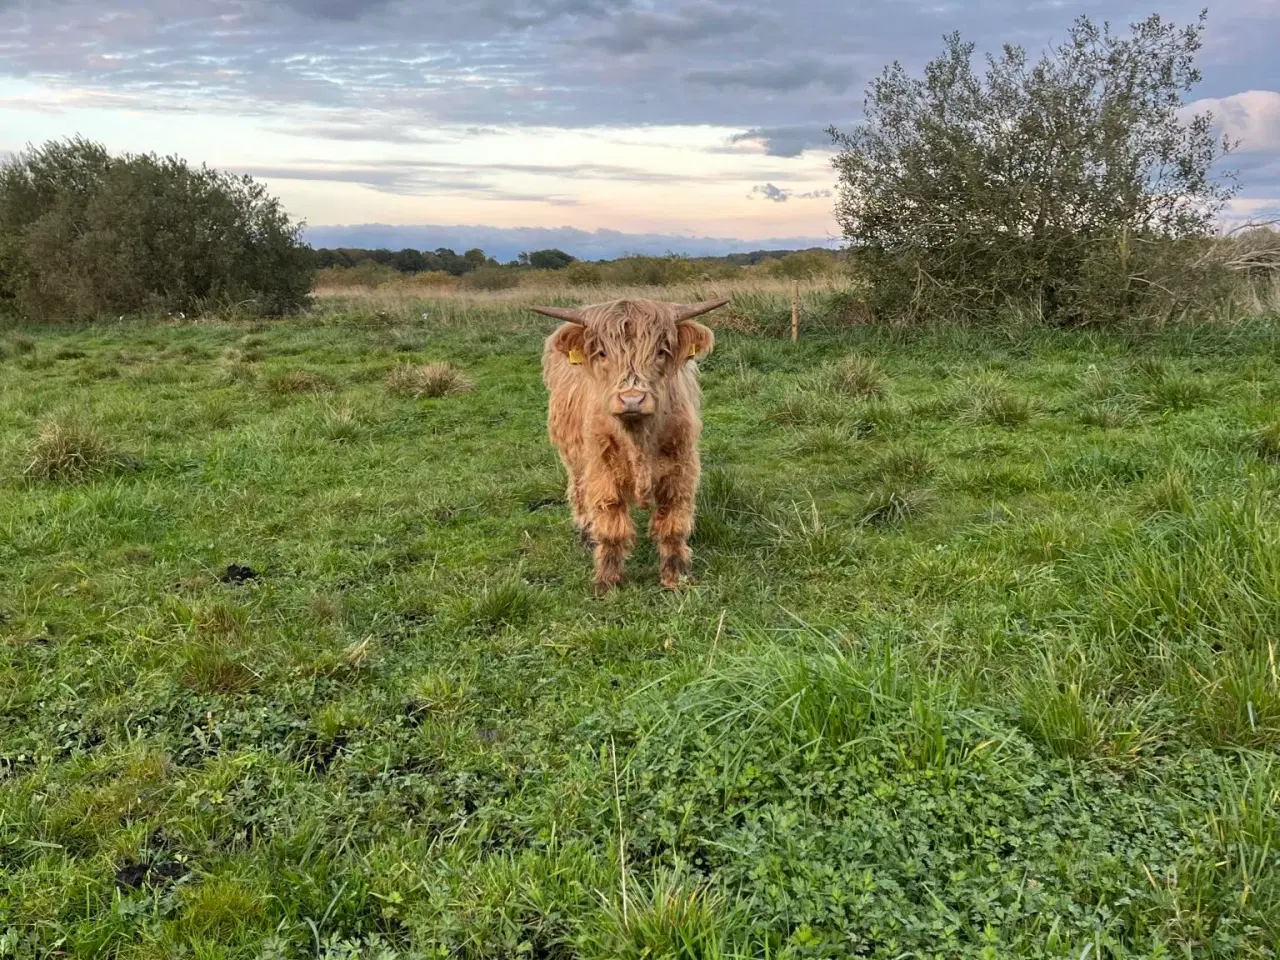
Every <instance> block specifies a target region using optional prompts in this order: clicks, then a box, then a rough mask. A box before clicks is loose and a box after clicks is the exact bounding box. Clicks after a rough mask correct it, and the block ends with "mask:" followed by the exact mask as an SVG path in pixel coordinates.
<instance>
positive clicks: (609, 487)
mask: <svg viewBox="0 0 1280 960" xmlns="http://www.w3.org/2000/svg"><path fill="white" fill-rule="evenodd" d="M725 302H727V301H715V302H713V303H711V304H699V305H697V306H694V307H686V306H683V305H680V304H670V303H661V302H657V301H652V300H619V301H614V302H612V303H606V304H597V305H594V306H591V307H585V308H583V309H581V310H576V311H567V310H541V309H540V308H539V309H540V312H544V313H547V314H549V315H551V316H555V317H558V318H560V319H565V320H568V322H566V323H565V324H564V325H562V326H561V327H560V328H559V329H558V330H557V331H556V332H555V333H553V334H552V335H551V336H550V337H548V338H547V341H546V346H545V349H544V351H543V356H542V377H543V381H544V382H545V383H546V385H547V389H548V391H549V392H550V403H549V410H548V417H547V433H548V435H549V437H550V438H551V442H552V443H553V444H555V446H556V449H557V450H559V452H560V458H561V460H562V461H563V462H564V465H565V469H566V470H567V471H568V473H569V491H568V497H569V503H570V506H571V509H572V511H573V521H574V525H575V526H576V527H577V528H578V531H579V533H580V534H581V535H582V536H583V538H584V539H586V540H587V541H588V542H591V543H593V544H594V545H595V565H596V571H595V584H596V589H597V592H602V591H604V590H607V589H609V588H611V587H613V586H616V585H617V584H618V583H620V582H621V580H622V573H623V565H624V563H625V561H626V557H627V554H628V553H629V551H630V549H631V545H632V543H633V542H634V540H635V527H634V525H633V524H632V521H631V507H632V505H633V504H638V505H639V506H640V507H641V508H642V509H644V508H648V509H651V510H652V513H651V516H650V519H649V536H650V538H651V539H652V540H653V541H654V543H655V544H656V545H657V548H658V554H659V558H660V564H661V566H660V579H661V582H662V584H663V586H665V587H669V588H675V587H677V586H679V584H680V581H681V579H682V578H684V577H687V576H688V574H689V572H690V568H691V562H690V561H691V558H690V552H689V545H688V540H689V536H690V534H691V533H692V532H693V520H694V499H695V497H696V495H697V490H698V480H699V476H700V472H701V468H700V464H699V458H698V438H699V436H700V435H701V433H702V419H701V411H700V407H701V391H700V389H699V387H698V378H697V363H696V359H695V358H696V357H697V356H704V355H706V354H707V353H709V352H710V351H711V349H712V346H713V344H714V337H713V336H712V333H711V331H710V330H708V329H707V328H706V327H704V326H702V325H701V324H698V323H693V322H691V320H692V317H694V316H697V315H699V314H700V313H705V312H706V311H707V310H711V309H714V308H715V307H717V306H720V305H722V304H723V303H725Z"/></svg>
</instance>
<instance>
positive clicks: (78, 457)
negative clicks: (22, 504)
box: [22, 414, 133, 483]
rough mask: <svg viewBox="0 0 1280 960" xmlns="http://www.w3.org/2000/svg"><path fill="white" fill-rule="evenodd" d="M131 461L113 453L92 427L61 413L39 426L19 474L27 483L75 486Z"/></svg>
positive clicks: (104, 438)
mask: <svg viewBox="0 0 1280 960" xmlns="http://www.w3.org/2000/svg"><path fill="white" fill-rule="evenodd" d="M132 463H133V459H132V458H131V457H130V456H128V455H127V454H124V453H122V452H120V451H119V450H117V449H116V448H115V447H114V446H113V445H112V443H111V442H110V441H109V440H108V439H107V438H106V437H105V436H104V435H103V434H102V432H101V430H100V429H99V428H98V427H97V426H95V425H94V424H91V423H88V422H86V421H84V420H81V419H79V418H77V417H74V416H71V415H68V414H61V415H57V416H53V417H50V418H49V419H47V420H45V421H44V422H43V423H42V424H41V425H40V429H39V432H38V433H37V434H36V437H35V440H34V441H33V442H32V443H31V445H30V449H29V450H28V454H27V464H26V466H25V467H24V468H23V471H22V474H23V476H24V477H26V478H27V479H29V480H51V481H56V482H60V483H76V482H79V481H83V480H88V479H91V478H93V477H99V476H104V475H107V474H111V473H116V472H118V471H120V470H123V469H126V468H127V467H129V466H131V465H132Z"/></svg>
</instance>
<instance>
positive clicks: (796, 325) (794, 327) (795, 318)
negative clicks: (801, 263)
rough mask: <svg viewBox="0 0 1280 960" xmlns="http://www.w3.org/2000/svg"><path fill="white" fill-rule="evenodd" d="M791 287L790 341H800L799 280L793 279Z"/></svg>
mask: <svg viewBox="0 0 1280 960" xmlns="http://www.w3.org/2000/svg"><path fill="white" fill-rule="evenodd" d="M792 283H793V284H794V286H792V288H791V342H792V343H799V342H800V281H799V280H793V281H792Z"/></svg>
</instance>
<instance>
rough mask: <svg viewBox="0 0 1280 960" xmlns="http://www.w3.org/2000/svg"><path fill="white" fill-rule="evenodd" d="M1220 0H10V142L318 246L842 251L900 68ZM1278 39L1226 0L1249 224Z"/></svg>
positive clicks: (1212, 105) (1218, 72)
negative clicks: (103, 151)
mask: <svg viewBox="0 0 1280 960" xmlns="http://www.w3.org/2000/svg"><path fill="white" fill-rule="evenodd" d="M1201 5H1202V4H1201V3H1200V2H1199V0H1198V2H1196V3H1182V2H1165V0H1146V2H1145V3H1133V2H1128V0H1112V2H1105V3H1104V2H1101V0H1036V2H1012V0H976V2H965V3H958V2H946V0H932V2H930V0H789V2H786V3H780V2H777V0H769V2H766V0H688V2H681V0H675V2H665V0H451V2H449V0H0V151H6V150H7V151H18V150H21V149H23V148H24V147H26V146H27V145H28V144H32V143H39V142H42V141H44V140H47V139H51V138H59V137H65V136H70V135H74V134H80V135H82V136H85V137H88V138H90V139H93V140H96V141H98V142H100V143H103V144H105V145H106V146H107V147H108V148H109V149H111V150H113V151H120V152H123V151H130V152H153V151H154V152H157V153H161V154H179V155H181V156H183V157H185V158H187V159H188V160H191V161H193V162H206V163H208V164H210V165H212V166H217V167H222V168H225V169H231V170H235V171H238V172H244V173H248V174H251V175H253V176H254V177H257V178H259V179H261V180H263V181H265V182H266V183H267V184H268V185H269V186H270V188H271V189H272V191H273V192H274V193H276V194H277V195H278V196H280V197H281V198H282V200H283V201H284V203H285V205H286V207H287V208H288V209H289V210H290V211H291V212H292V213H293V214H294V215H295V216H296V217H299V218H302V219H304V220H305V221H306V222H307V223H308V225H309V233H308V236H309V238H312V239H313V242H326V243H328V242H339V241H342V240H347V241H351V240H356V241H358V240H359V239H360V238H362V237H374V236H381V237H391V238H393V239H394V238H396V237H399V238H402V239H403V238H406V237H407V238H409V239H411V240H413V241H414V243H413V244H412V245H417V246H429V247H435V246H439V245H448V244H444V243H433V242H431V241H432V240H433V239H434V238H436V237H440V236H446V235H447V236H449V237H456V238H465V237H467V236H473V235H474V236H482V237H485V238H489V243H490V245H491V246H493V245H498V246H511V247H512V248H514V247H515V246H520V245H521V244H524V243H526V242H529V241H530V240H536V241H538V242H545V243H546V245H548V246H552V245H557V244H556V243H555V241H556V240H557V238H559V239H563V240H564V241H565V243H566V244H568V245H573V244H577V245H578V246H579V247H581V248H582V249H588V248H590V249H591V250H593V251H594V252H595V254H596V255H607V254H609V253H612V254H614V255H616V254H617V253H619V252H624V251H625V250H626V249H628V248H629V247H630V248H635V249H639V248H641V247H644V248H646V251H648V250H649V249H650V248H652V252H659V249H660V248H663V247H664V245H665V247H666V248H668V249H679V250H681V252H690V253H697V252H704V251H706V252H711V251H712V249H713V248H714V249H715V250H717V251H718V250H721V249H724V248H725V247H726V244H727V245H728V246H729V247H732V246H733V245H734V243H737V244H739V247H738V248H739V249H750V248H752V247H755V246H768V247H777V246H802V245H807V244H809V243H824V244H825V243H831V242H834V241H835V240H836V239H837V237H838V228H837V226H836V224H835V221H834V218H833V216H832V208H833V202H834V199H833V190H834V187H835V183H834V174H833V171H832V168H831V165H830V159H831V152H830V140H829V137H828V136H827V135H826V134H825V133H824V130H825V129H826V128H827V127H828V126H829V125H832V124H834V125H836V126H837V127H840V128H848V127H851V126H853V125H855V124H856V122H857V120H858V118H859V115H860V108H861V103H862V99H863V94H864V91H865V88H866V85H867V83H868V82H869V81H870V80H871V79H872V78H873V77H874V76H875V75H876V74H877V73H879V72H880V70H881V69H882V68H883V67H884V66H885V65H886V64H887V63H888V62H890V61H892V60H895V59H896V60H900V61H902V62H903V63H904V64H905V65H906V66H907V67H908V68H918V67H919V66H920V65H922V64H923V63H924V62H925V61H926V60H928V59H929V58H930V57H931V56H933V55H934V54H936V53H937V52H938V51H939V50H940V49H941V45H942V36H943V35H944V34H945V33H948V32H950V31H952V30H959V31H960V32H961V34H962V35H963V36H964V38H965V39H968V40H972V41H974V42H976V43H977V44H978V47H979V49H980V50H988V49H996V48H998V46H999V45H1000V44H1002V43H1005V42H1013V43H1018V44H1022V45H1023V46H1025V47H1026V48H1027V49H1028V50H1029V52H1031V53H1032V54H1033V55H1036V54H1039V53H1040V52H1041V51H1042V50H1043V49H1044V47H1045V46H1046V45H1047V44H1048V43H1049V42H1051V41H1053V40H1054V39H1060V38H1062V37H1063V35H1064V34H1065V32H1066V30H1067V28H1068V27H1069V25H1070V23H1071V21H1072V19H1073V18H1074V17H1076V16H1077V15H1079V14H1081V13H1085V14H1088V15H1090V16H1092V17H1094V18H1095V19H1103V18H1106V19H1110V20H1111V21H1112V22H1113V23H1116V24H1123V23H1127V22H1128V21H1130V20H1134V19H1138V18H1141V17H1143V16H1145V15H1147V14H1149V13H1153V12H1158V13H1161V14H1162V15H1165V16H1168V17H1170V18H1172V19H1173V20H1175V21H1177V22H1180V23H1189V22H1191V21H1193V20H1194V18H1195V17H1196V15H1197V14H1198V12H1199V9H1200V7H1201ZM1276 50H1280V0H1221V2H1218V3H1216V4H1213V5H1211V6H1210V9H1209V27H1208V31H1207V34H1206V39H1205V47H1204V50H1203V51H1202V54H1201V60H1200V63H1201V67H1202V69H1203V71H1204V82H1203V84H1202V85H1201V87H1200V89H1199V90H1198V91H1197V94H1196V95H1197V97H1198V98H1200V99H1199V101H1198V102H1197V103H1196V104H1195V107H1196V108H1209V109H1212V110H1213V111H1214V113H1215V115H1216V116H1218V118H1219V121H1220V125H1221V127H1222V129H1223V130H1224V131H1225V132H1226V133H1228V134H1230V135H1231V136H1233V137H1235V138H1238V139H1240V140H1241V141H1242V142H1241V144H1240V147H1239V151H1238V153H1237V154H1236V156H1235V157H1234V158H1233V162H1232V166H1233V167H1235V168H1236V169H1239V170H1240V172H1241V181H1242V184H1243V189H1242V190H1241V192H1240V195H1239V198H1238V199H1237V200H1236V202H1235V204H1234V205H1233V209H1232V216H1233V217H1235V218H1237V219H1238V218H1242V217H1248V216H1265V215H1267V214H1268V213H1269V212H1272V213H1276V214H1280V56H1277V55H1276V53H1275V51H1276ZM370 225H382V226H380V227H373V226H370ZM442 225H447V227H446V226H442ZM340 227H342V228H343V229H339V228H340ZM357 228H358V229H357ZM388 228H397V229H388ZM468 231H469V232H468ZM508 241H509V242H508ZM457 242H465V240H459V241H457ZM522 248H523V247H522ZM565 249H569V246H565ZM570 252H573V251H572V250H571V251H570Z"/></svg>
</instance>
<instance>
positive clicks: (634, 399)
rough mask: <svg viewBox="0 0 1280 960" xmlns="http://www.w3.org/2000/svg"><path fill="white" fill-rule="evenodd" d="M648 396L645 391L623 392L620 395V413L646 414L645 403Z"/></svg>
mask: <svg viewBox="0 0 1280 960" xmlns="http://www.w3.org/2000/svg"><path fill="white" fill-rule="evenodd" d="M648 396H649V395H648V394H647V393H645V392H644V391H643V390H623V391H622V392H621V393H619V394H618V405H619V407H620V408H621V411H620V412H622V413H644V402H645V400H646V399H647V398H648Z"/></svg>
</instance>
